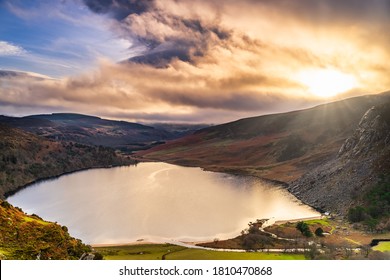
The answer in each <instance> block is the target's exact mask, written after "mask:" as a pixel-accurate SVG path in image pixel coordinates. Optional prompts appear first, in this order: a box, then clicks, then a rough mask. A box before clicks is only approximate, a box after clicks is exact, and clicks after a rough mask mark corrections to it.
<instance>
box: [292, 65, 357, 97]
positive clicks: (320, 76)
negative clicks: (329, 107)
mask: <svg viewBox="0 0 390 280" xmlns="http://www.w3.org/2000/svg"><path fill="white" fill-rule="evenodd" d="M298 81H299V82H300V83H302V84H303V85H304V86H306V87H307V88H308V90H309V92H310V93H311V94H314V95H317V96H319V97H323V98H329V97H333V96H335V95H337V94H340V93H343V92H346V91H348V90H350V89H352V88H354V87H356V85H357V81H356V79H355V77H354V76H352V75H349V74H345V73H343V72H341V71H338V70H333V69H317V70H306V71H303V72H301V73H299V75H298Z"/></svg>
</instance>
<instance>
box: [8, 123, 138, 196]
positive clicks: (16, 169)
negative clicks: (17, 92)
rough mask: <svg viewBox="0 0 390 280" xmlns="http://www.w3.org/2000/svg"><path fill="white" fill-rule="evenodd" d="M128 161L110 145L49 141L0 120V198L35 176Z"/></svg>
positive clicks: (53, 174) (58, 173)
mask: <svg viewBox="0 0 390 280" xmlns="http://www.w3.org/2000/svg"><path fill="white" fill-rule="evenodd" d="M131 163H134V161H133V160H131V159H129V158H127V157H124V156H122V155H119V154H116V153H115V151H114V150H113V149H111V148H106V147H96V146H87V145H82V144H74V143H71V142H58V141H53V140H49V139H46V138H43V137H39V136H36V135H34V134H31V133H28V132H25V131H23V130H20V129H17V128H12V127H9V126H6V125H1V124H0V198H4V195H6V194H7V193H12V192H14V191H16V190H18V189H19V188H21V187H23V186H24V185H26V184H29V183H32V182H34V181H36V180H39V179H44V178H50V177H54V176H59V175H61V174H63V173H67V172H72V171H77V170H82V169H87V168H95V167H110V166H114V165H124V164H131Z"/></svg>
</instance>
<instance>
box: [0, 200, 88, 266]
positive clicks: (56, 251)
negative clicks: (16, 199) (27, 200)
mask: <svg viewBox="0 0 390 280" xmlns="http://www.w3.org/2000/svg"><path fill="white" fill-rule="evenodd" d="M90 251H91V247H89V246H87V245H85V244H83V243H82V242H81V241H80V240H78V239H75V238H72V237H71V236H70V235H69V233H68V229H67V228H66V227H65V226H60V225H58V224H56V223H50V222H46V221H43V220H42V219H41V218H39V217H38V216H36V215H26V214H25V213H23V211H22V210H21V209H19V208H17V207H13V206H12V205H10V204H9V203H8V202H6V201H2V200H0V259H2V260H4V259H17V260H31V259H32V260H34V259H42V260H43V259H45V260H47V259H55V260H63V259H79V258H80V257H81V256H82V255H83V254H85V253H88V252H90Z"/></svg>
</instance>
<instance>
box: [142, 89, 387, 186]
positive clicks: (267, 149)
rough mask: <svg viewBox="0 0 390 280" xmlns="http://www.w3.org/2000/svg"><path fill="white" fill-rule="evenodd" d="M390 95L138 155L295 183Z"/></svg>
mask: <svg viewBox="0 0 390 280" xmlns="http://www.w3.org/2000/svg"><path fill="white" fill-rule="evenodd" d="M389 100H390V93H389V92H387V93H382V94H378V95H368V96H360V97H355V98H350V99H346V100H342V101H337V102H333V103H329V104H324V105H320V106H317V107H314V108H311V109H306V110H301V111H295V112H289V113H283V114H274V115H266V116H260V117H253V118H247V119H242V120H238V121H235V122H231V123H227V124H222V125H218V126H213V127H209V128H205V129H202V130H199V131H197V132H196V133H194V134H193V135H189V136H186V137H183V138H181V139H177V140H173V141H170V142H168V143H166V144H164V145H160V146H157V147H154V148H152V149H150V150H147V151H142V152H139V153H137V155H138V156H139V157H140V158H143V159H145V160H162V161H166V162H171V163H176V164H182V165H192V166H200V167H203V168H206V169H210V170H220V171H232V172H236V173H245V174H252V175H256V176H260V177H263V178H268V179H272V180H278V181H284V182H291V181H293V180H296V179H298V178H299V177H300V176H301V175H303V174H304V173H306V172H307V171H308V170H310V169H312V168H315V167H317V166H319V165H321V164H322V163H324V162H326V161H327V160H330V159H332V158H334V157H336V156H337V153H338V151H339V149H340V147H341V146H342V144H343V143H344V141H345V140H346V139H347V138H348V137H349V136H350V135H351V134H352V133H353V132H354V129H355V128H356V126H357V125H358V123H359V121H360V119H361V118H362V116H363V115H364V113H365V112H366V111H367V110H369V109H370V108H371V107H372V106H375V105H379V104H383V103H386V102H388V101H389Z"/></svg>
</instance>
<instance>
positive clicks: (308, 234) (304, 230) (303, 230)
mask: <svg viewBox="0 0 390 280" xmlns="http://www.w3.org/2000/svg"><path fill="white" fill-rule="evenodd" d="M297 229H298V230H299V231H300V232H301V233H302V234H303V235H304V236H306V237H312V236H313V233H312V232H311V231H310V228H309V226H308V225H307V224H306V223H305V222H302V221H300V222H298V224H297Z"/></svg>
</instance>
